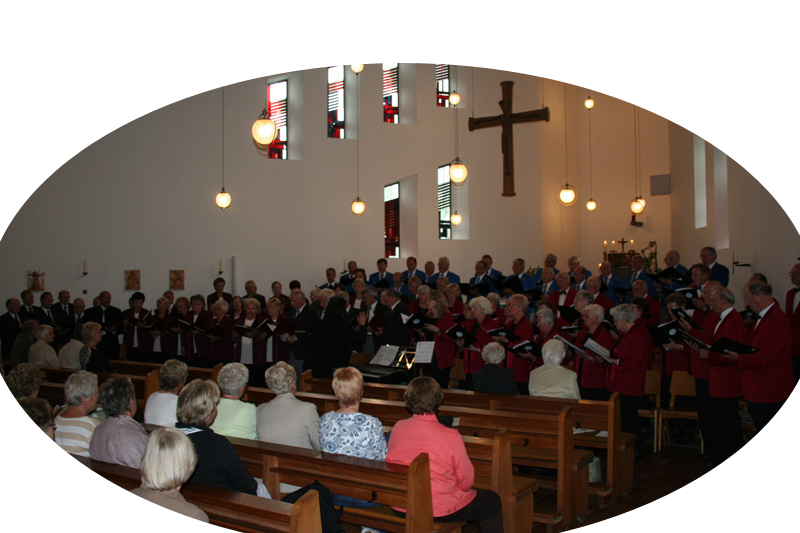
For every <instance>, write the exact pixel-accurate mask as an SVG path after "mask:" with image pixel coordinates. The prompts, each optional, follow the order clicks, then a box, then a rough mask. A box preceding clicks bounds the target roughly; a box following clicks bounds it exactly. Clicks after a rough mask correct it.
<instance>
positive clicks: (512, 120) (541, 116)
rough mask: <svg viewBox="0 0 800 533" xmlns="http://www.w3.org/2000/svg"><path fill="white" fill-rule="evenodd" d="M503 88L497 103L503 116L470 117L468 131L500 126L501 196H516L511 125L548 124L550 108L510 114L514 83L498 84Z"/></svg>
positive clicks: (504, 82)
mask: <svg viewBox="0 0 800 533" xmlns="http://www.w3.org/2000/svg"><path fill="white" fill-rule="evenodd" d="M500 85H501V86H502V87H503V99H502V100H500V102H498V103H499V104H500V109H502V111H503V114H502V115H497V116H494V117H481V118H475V117H471V118H470V119H469V131H474V130H479V129H481V128H491V127H493V126H502V128H503V133H502V135H501V137H500V140H501V146H502V148H503V196H516V193H515V192H514V136H513V130H512V125H513V124H518V123H521V122H539V121H542V120H544V121H547V122H550V108H549V107H545V108H543V109H536V110H534V111H523V112H522V113H512V112H511V109H512V102H513V99H514V98H513V95H514V82H513V81H503V82H500Z"/></svg>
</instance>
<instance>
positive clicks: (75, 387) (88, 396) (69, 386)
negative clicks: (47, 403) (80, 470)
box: [55, 370, 101, 457]
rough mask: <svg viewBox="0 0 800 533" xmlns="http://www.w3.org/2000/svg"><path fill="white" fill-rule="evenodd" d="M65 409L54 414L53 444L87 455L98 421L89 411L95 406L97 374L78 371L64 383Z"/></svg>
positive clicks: (67, 450) (68, 450)
mask: <svg viewBox="0 0 800 533" xmlns="http://www.w3.org/2000/svg"><path fill="white" fill-rule="evenodd" d="M64 398H65V399H66V401H67V408H66V409H64V410H63V411H62V412H61V413H60V414H59V415H58V416H56V420H55V423H56V444H58V445H59V446H61V447H62V448H63V449H64V451H66V452H68V453H74V454H75V455H82V456H84V457H89V443H90V442H91V441H92V435H94V430H95V428H97V426H99V425H100V422H101V420H100V419H99V418H97V417H94V416H89V414H90V413H92V412H94V410H95V409H97V375H95V374H92V373H91V372H86V371H85V370H79V371H77V372H75V373H74V374H72V375H71V376H70V377H68V378H67V381H66V383H64Z"/></svg>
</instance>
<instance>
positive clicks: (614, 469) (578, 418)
mask: <svg viewBox="0 0 800 533" xmlns="http://www.w3.org/2000/svg"><path fill="white" fill-rule="evenodd" d="M331 383H332V380H330V379H320V378H314V377H312V375H311V373H310V372H304V373H303V375H302V376H301V378H300V389H301V390H303V391H305V392H311V393H316V394H332V387H331ZM405 389H406V388H405V386H402V385H391V384H385V383H364V398H375V399H384V400H396V401H402V400H403V393H404V392H405ZM442 392H443V393H444V401H443V403H444V405H446V406H459V407H470V408H475V409H490V410H502V411H517V412H524V413H533V412H544V413H558V412H559V410H560V409H561V407H563V406H564V405H569V406H571V407H572V408H573V418H574V421H575V424H576V425H577V426H579V427H580V428H583V429H591V430H593V431H591V432H588V433H579V434H576V435H575V437H574V441H575V445H576V446H580V447H585V448H591V449H599V450H606V462H605V464H604V465H603V466H604V470H605V472H604V476H603V480H602V481H600V482H598V483H591V484H590V485H589V489H588V490H589V494H590V496H592V497H594V498H595V499H596V501H597V506H598V507H599V508H601V509H604V508H606V507H608V506H610V505H611V504H613V503H614V502H615V501H616V500H617V499H619V498H620V497H622V496H624V495H627V494H629V493H630V492H631V491H632V490H633V463H634V460H633V458H634V444H635V442H636V436H635V435H633V434H630V433H622V427H621V426H622V425H621V422H620V411H619V394H617V393H614V394H612V395H611V398H610V399H609V400H608V401H607V402H604V401H591V400H566V399H558V398H544V397H531V396H524V395H506V394H488V393H481V392H475V391H466V390H454V389H446V390H443V391H442ZM601 431H603V432H607V434H608V436H607V437H598V436H597V434H598V433H599V432H601ZM546 485H547V484H546V483H545V486H546Z"/></svg>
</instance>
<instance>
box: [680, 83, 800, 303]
mask: <svg viewBox="0 0 800 533" xmlns="http://www.w3.org/2000/svg"><path fill="white" fill-rule="evenodd" d="M735 74H736V73H734V72H724V73H723V74H722V75H721V76H719V77H717V78H716V79H714V80H713V81H712V80H711V76H710V75H709V73H708V72H697V73H695V74H691V73H689V72H675V73H670V74H669V76H668V88H669V102H670V105H669V133H670V163H671V167H672V178H673V186H674V188H675V189H674V190H675V193H674V195H675V196H677V197H679V198H681V200H682V201H681V202H673V203H672V210H671V211H672V231H673V235H674V237H675V240H676V242H678V243H680V245H681V247H682V253H683V255H684V256H685V257H687V259H686V260H685V261H684V263H685V264H689V263H692V262H698V261H699V252H700V248H701V247H703V246H706V245H712V246H713V245H714V242H715V241H716V232H717V227H716V221H715V214H716V211H715V207H714V205H715V191H714V157H713V155H714V154H713V149H714V147H715V146H716V147H718V148H720V149H722V150H724V151H725V152H726V153H727V163H728V211H729V228H730V232H729V233H730V248H727V249H718V250H717V251H718V253H719V259H720V262H721V263H722V264H724V265H726V266H728V267H729V268H731V262H732V255H733V251H734V250H735V252H736V259H737V260H738V261H740V262H742V263H750V264H752V268H736V269H735V272H734V271H733V269H732V273H731V284H730V286H731V288H732V289H733V290H734V293H735V294H736V296H737V298H738V299H739V300H741V297H740V295H741V292H740V289H741V288H742V287H743V286H744V284H745V283H746V282H747V280H748V279H749V277H750V275H751V274H752V273H753V272H761V273H763V274H765V275H766V276H767V278H768V279H769V281H770V282H771V283H772V285H773V294H774V295H775V296H776V297H777V298H778V301H779V302H781V305H783V298H784V294H785V292H786V290H788V289H789V286H790V283H789V277H788V275H787V273H788V272H789V269H790V268H791V266H792V265H793V264H794V263H796V262H797V261H798V259H797V258H798V256H799V255H800V251H798V243H799V241H800V229H799V228H800V210H799V209H798V203H800V184H799V183H798V174H799V173H800V150H798V141H799V140H800V120H798V117H800V74H798V73H797V72H786V73H784V91H783V93H782V94H780V95H778V96H777V97H775V98H773V99H771V100H770V101H769V102H766V103H765V94H764V73H763V72H753V73H752V75H751V76H750V79H749V80H748V81H746V82H745V83H744V84H742V85H741V86H740V87H738V88H736V87H735V85H736V84H735V78H736V75H735ZM695 135H696V136H698V137H700V138H702V139H704V140H705V145H706V177H707V182H706V199H707V200H706V203H707V208H708V210H707V220H708V225H707V226H706V227H705V228H700V229H695V226H694V163H693V142H692V139H693V136H695Z"/></svg>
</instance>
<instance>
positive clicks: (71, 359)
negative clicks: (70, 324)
mask: <svg viewBox="0 0 800 533" xmlns="http://www.w3.org/2000/svg"><path fill="white" fill-rule="evenodd" d="M81 348H83V324H78V325H77V326H75V327H74V328H73V330H72V337H71V338H70V340H69V342H68V343H67V344H65V345H64V346H62V347H61V349H60V350H59V351H58V366H60V367H61V368H69V369H71V370H80V369H81Z"/></svg>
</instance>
